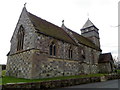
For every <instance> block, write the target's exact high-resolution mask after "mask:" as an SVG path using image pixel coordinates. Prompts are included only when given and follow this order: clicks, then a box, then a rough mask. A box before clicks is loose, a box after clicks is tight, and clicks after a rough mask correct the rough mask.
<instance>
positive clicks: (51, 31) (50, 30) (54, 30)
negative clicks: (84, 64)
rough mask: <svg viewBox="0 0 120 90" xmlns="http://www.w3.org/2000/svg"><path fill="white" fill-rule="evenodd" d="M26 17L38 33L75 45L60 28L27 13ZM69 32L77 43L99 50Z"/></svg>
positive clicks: (88, 41)
mask: <svg viewBox="0 0 120 90" xmlns="http://www.w3.org/2000/svg"><path fill="white" fill-rule="evenodd" d="M28 16H29V18H30V20H31V22H32V23H33V25H34V27H35V29H36V30H37V31H38V32H40V33H43V34H45V35H48V36H51V37H54V38H57V39H60V40H63V41H66V42H69V43H72V44H75V45H77V44H76V43H75V41H74V40H73V39H72V38H71V37H70V36H69V35H68V34H67V33H66V32H65V31H64V30H63V29H62V28H61V27H58V26H56V25H54V24H52V23H50V22H48V21H46V20H43V19H41V18H39V17H37V16H35V15H33V14H31V13H29V12H28ZM71 32H72V33H73V35H74V37H75V38H76V39H77V40H78V42H79V43H81V44H84V45H86V46H89V47H91V48H94V49H97V50H100V48H98V47H97V46H96V45H95V44H94V43H92V42H91V41H90V40H88V39H87V38H85V37H83V36H81V35H79V34H77V33H76V32H73V31H72V30H71Z"/></svg>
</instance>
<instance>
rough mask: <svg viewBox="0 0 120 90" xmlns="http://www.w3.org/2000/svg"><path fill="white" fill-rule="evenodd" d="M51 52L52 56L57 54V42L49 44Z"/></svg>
mask: <svg viewBox="0 0 120 90" xmlns="http://www.w3.org/2000/svg"><path fill="white" fill-rule="evenodd" d="M49 54H50V55H51V56H56V45H55V43H53V42H52V43H51V45H50V46H49Z"/></svg>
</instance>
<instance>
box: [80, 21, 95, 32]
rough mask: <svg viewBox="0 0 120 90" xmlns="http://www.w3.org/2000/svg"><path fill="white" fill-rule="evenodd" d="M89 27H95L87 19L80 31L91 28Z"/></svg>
mask: <svg viewBox="0 0 120 90" xmlns="http://www.w3.org/2000/svg"><path fill="white" fill-rule="evenodd" d="M91 26H94V27H96V26H95V25H94V24H93V23H92V22H91V21H90V20H89V19H88V20H87V21H86V23H85V24H84V26H83V27H82V29H85V28H88V27H91ZM82 29H81V30H82Z"/></svg>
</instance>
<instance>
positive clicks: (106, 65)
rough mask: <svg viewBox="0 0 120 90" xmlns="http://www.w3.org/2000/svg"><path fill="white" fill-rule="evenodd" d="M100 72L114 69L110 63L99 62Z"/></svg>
mask: <svg viewBox="0 0 120 90" xmlns="http://www.w3.org/2000/svg"><path fill="white" fill-rule="evenodd" d="M99 70H100V71H99V72H100V73H110V72H111V71H112V69H111V66H110V63H99Z"/></svg>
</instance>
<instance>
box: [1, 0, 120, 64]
mask: <svg viewBox="0 0 120 90" xmlns="http://www.w3.org/2000/svg"><path fill="white" fill-rule="evenodd" d="M118 1H119V0H2V1H1V2H0V12H1V13H0V32H1V33H0V42H1V44H0V64H6V62H7V57H6V54H7V53H8V52H9V50H10V39H11V37H12V34H13V32H14V30H15V27H16V24H17V22H18V19H19V16H20V14H21V11H22V8H23V6H24V3H25V2H26V3H27V5H26V8H27V10H28V11H29V12H31V13H33V14H35V15H37V16H39V17H41V18H43V19H45V20H47V21H49V22H51V23H53V24H55V25H57V26H61V24H62V20H64V21H65V22H64V23H65V25H66V27H68V28H70V29H71V30H73V31H75V32H77V33H79V34H80V33H81V32H80V29H81V28H82V26H83V25H84V24H85V22H86V21H87V19H88V18H89V19H90V20H91V21H92V22H93V23H94V25H95V26H96V27H97V28H99V34H100V41H101V42H100V43H101V49H102V50H103V51H102V52H103V53H107V52H112V54H113V57H115V56H116V57H117V51H118V28H117V27H116V26H117V25H118Z"/></svg>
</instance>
